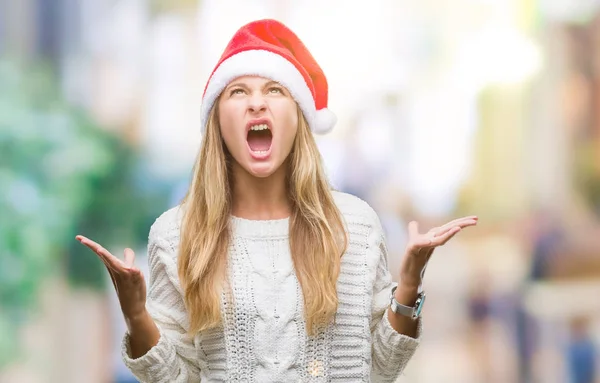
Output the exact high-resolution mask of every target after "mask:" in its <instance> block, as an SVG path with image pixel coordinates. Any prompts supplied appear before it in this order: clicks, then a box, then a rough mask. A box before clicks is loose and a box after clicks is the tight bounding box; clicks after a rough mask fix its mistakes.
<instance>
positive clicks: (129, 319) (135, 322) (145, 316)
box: [124, 308, 152, 330]
mask: <svg viewBox="0 0 600 383" xmlns="http://www.w3.org/2000/svg"><path fill="white" fill-rule="evenodd" d="M124 317H125V323H126V324H127V327H128V328H129V329H130V330H131V329H133V328H139V327H140V326H141V325H143V324H144V323H147V322H148V320H152V318H151V317H150V313H149V312H148V310H146V309H145V308H144V310H143V311H140V312H138V313H132V314H127V315H125V316H124Z"/></svg>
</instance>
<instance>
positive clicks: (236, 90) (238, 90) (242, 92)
mask: <svg viewBox="0 0 600 383" xmlns="http://www.w3.org/2000/svg"><path fill="white" fill-rule="evenodd" d="M236 94H244V90H243V89H242V88H234V89H232V90H231V92H229V95H230V96H234V95H236Z"/></svg>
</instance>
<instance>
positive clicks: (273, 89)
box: [269, 86, 283, 94]
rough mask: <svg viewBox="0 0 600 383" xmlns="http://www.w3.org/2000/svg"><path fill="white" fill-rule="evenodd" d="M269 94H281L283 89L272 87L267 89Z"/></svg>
mask: <svg viewBox="0 0 600 383" xmlns="http://www.w3.org/2000/svg"><path fill="white" fill-rule="evenodd" d="M269 93H280V94H283V89H282V88H280V87H278V86H273V87H271V88H269Z"/></svg>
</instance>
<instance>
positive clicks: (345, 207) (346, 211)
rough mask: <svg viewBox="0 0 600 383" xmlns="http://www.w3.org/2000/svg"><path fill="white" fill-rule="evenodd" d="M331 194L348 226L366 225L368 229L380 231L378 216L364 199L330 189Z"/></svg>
mask: <svg viewBox="0 0 600 383" xmlns="http://www.w3.org/2000/svg"><path fill="white" fill-rule="evenodd" d="M332 195H333V199H334V201H335V204H336V206H337V208H338V209H339V211H340V213H341V214H342V217H343V218H344V221H346V224H347V225H348V226H351V225H360V226H367V227H368V228H369V229H370V231H381V222H380V220H379V216H378V215H377V213H376V212H375V210H374V209H373V208H372V207H371V205H369V204H368V203H367V202H366V201H364V200H362V199H360V198H359V197H357V196H354V195H352V194H348V193H343V192H339V191H332Z"/></svg>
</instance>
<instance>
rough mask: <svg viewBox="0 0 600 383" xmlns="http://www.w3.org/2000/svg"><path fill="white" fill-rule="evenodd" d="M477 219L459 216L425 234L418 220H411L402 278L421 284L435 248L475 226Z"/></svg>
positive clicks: (401, 273)
mask: <svg viewBox="0 0 600 383" xmlns="http://www.w3.org/2000/svg"><path fill="white" fill-rule="evenodd" d="M477 221H478V218H477V217H476V216H469V217H463V218H458V219H455V220H453V221H450V222H448V223H446V224H444V225H442V226H439V227H434V228H433V229H431V230H429V231H428V232H426V233H424V234H421V233H419V225H418V223H417V222H415V221H412V222H410V223H409V224H408V243H407V246H406V252H405V256H404V259H403V260H402V266H401V271H400V276H401V279H402V280H403V281H405V282H406V283H409V284H412V285H415V286H418V285H420V284H421V281H422V278H423V273H424V271H425V266H426V265H427V262H428V261H429V259H430V258H431V255H432V254H433V251H434V250H435V248H436V247H438V246H442V245H444V244H445V243H446V242H448V241H449V240H450V239H451V238H452V237H454V236H455V235H456V234H457V233H458V232H459V231H461V230H462V229H464V228H466V227H469V226H475V225H476V224H477Z"/></svg>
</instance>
